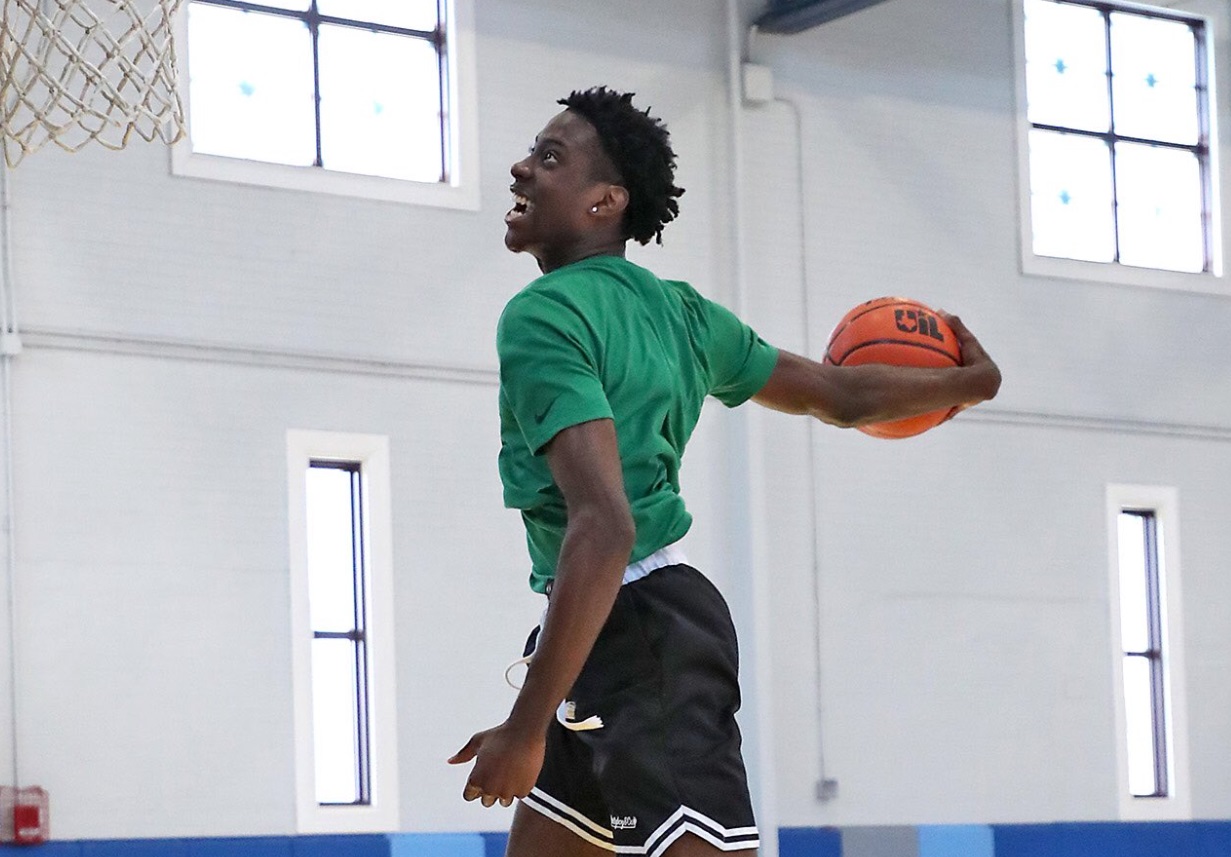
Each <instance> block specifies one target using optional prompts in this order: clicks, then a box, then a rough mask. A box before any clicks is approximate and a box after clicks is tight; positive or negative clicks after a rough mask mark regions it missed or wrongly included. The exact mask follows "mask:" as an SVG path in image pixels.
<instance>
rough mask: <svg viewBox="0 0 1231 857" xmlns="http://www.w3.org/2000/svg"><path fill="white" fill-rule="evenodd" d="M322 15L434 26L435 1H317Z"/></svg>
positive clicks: (409, 27)
mask: <svg viewBox="0 0 1231 857" xmlns="http://www.w3.org/2000/svg"><path fill="white" fill-rule="evenodd" d="M316 7H317V9H318V10H319V11H320V13H321V14H322V15H328V16H330V17H333V18H350V19H352V20H356V21H371V22H372V23H374V24H384V25H386V26H389V27H402V28H404V29H407V30H429V31H430V30H434V29H436V23H437V21H436V0H317V3H316Z"/></svg>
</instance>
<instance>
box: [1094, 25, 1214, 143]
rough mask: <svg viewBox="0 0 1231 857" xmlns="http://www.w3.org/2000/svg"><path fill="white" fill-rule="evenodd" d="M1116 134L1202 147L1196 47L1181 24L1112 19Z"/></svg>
mask: <svg viewBox="0 0 1231 857" xmlns="http://www.w3.org/2000/svg"><path fill="white" fill-rule="evenodd" d="M1111 58H1112V59H1111V67H1112V69H1113V70H1114V75H1113V77H1112V86H1113V93H1114V95H1115V105H1116V127H1115V132H1116V133H1117V134H1122V135H1126V136H1129V137H1146V138H1149V139H1151V140H1166V141H1168V142H1171V143H1184V144H1188V145H1193V144H1196V143H1197V142H1198V135H1199V133H1200V118H1199V117H1200V114H1199V112H1198V93H1197V89H1196V86H1197V42H1196V37H1195V34H1194V33H1193V30H1192V28H1190V27H1189V26H1188V25H1187V24H1184V23H1182V22H1180V21H1164V20H1160V19H1158V18H1145V17H1142V16H1140V15H1128V14H1122V13H1113V14H1112V16H1111Z"/></svg>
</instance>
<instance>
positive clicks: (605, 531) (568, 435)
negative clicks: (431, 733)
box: [449, 419, 636, 806]
mask: <svg viewBox="0 0 1231 857" xmlns="http://www.w3.org/2000/svg"><path fill="white" fill-rule="evenodd" d="M546 455H547V463H548V466H549V467H550V468H551V473H552V477H553V479H554V480H555V482H556V485H557V486H558V487H559V488H560V492H561V493H562V494H563V495H564V501H565V505H566V506H567V509H568V524H567V527H566V529H565V533H564V543H563V545H562V547H561V549H560V559H559V563H558V565H557V569H556V578H555V583H554V585H553V588H552V592H551V600H550V601H549V602H548V607H547V615H546V617H545V619H544V621H543V627H542V630H541V631H540V632H539V639H538V645H537V647H536V649H535V653H534V659H533V660H532V661H531V662H530V668H529V671H528V672H527V673H526V681H525V684H524V685H522V689H521V691H520V692H519V693H518V695H517V701H516V702H515V703H514V704H513V710H512V712H511V713H510V714H509V716H508V719H506V720H505V721H504V723H502V724H500V725H499V726H496V727H494V728H492V729H488V730H486V731H484V732H479V733H477V734H476V735H474V736H473V737H472V738H471V739H470V741H469V742H467V744H466V746H465V747H463V748H462V749H461V750H459V751H458V752H457V753H456V754H455V755H454V756H453V757H452V758H451V759H449V762H450V763H451V764H461V763H464V762H468V761H470V760H471V759H476V761H475V765H474V769H473V770H472V771H471V772H470V778H469V779H468V780H467V782H466V787H465V790H464V791H463V792H462V796H463V797H464V798H465V799H466V800H474V799H475V798H481V799H482V802H483V805H484V806H491V805H492V804H494V803H495V802H496V801H499V802H500V803H501V804H502V805H504V806H508V805H509V804H510V803H512V802H513V799H514V798H521V797H525V796H526V795H527V794H529V793H530V789H531V788H533V786H534V783H535V781H536V780H537V779H538V774H539V769H540V768H541V767H542V764H543V752H544V746H545V742H546V733H547V728H548V726H549V725H550V723H551V721H552V718H553V717H554V715H555V711H556V708H557V707H558V706H559V705H560V702H561V700H563V699H564V697H565V696H566V694H567V693H568V691H569V689H570V688H571V687H572V686H573V682H574V681H576V679H577V676H578V675H579V674H580V673H581V668H582V666H583V665H584V664H585V661H586V658H588V657H589V654H590V649H591V648H592V647H593V646H594V641H595V640H596V639H598V634H599V632H600V631H601V630H602V627H603V625H604V623H605V622H606V621H607V615H608V614H609V613H610V612H611V606H612V604H614V603H615V598H616V594H617V593H618V592H619V589H620V584H621V581H622V577H623V573H624V568H625V566H626V565H627V564H628V557H629V554H630V552H631V551H632V547H633V541H634V538H635V536H636V532H635V528H634V525H633V518H632V512H631V511H630V509H629V507H628V499H627V497H626V496H625V494H624V477H623V470H622V467H621V464H620V454H619V447H618V445H617V442H616V433H615V424H614V423H613V422H612V421H611V420H610V419H600V420H592V421H590V422H585V423H580V424H578V425H575V426H572V427H570V428H566V429H564V430H563V431H561V432H560V433H559V434H557V435H556V436H555V437H554V438H553V439H552V441H551V442H550V443H549V444H548V446H547V448H546Z"/></svg>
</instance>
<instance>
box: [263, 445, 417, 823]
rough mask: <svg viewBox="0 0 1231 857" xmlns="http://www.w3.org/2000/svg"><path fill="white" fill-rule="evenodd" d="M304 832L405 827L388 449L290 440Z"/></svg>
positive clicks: (294, 646) (297, 713) (294, 647)
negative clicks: (400, 797) (400, 814)
mask: <svg viewBox="0 0 1231 857" xmlns="http://www.w3.org/2000/svg"><path fill="white" fill-rule="evenodd" d="M287 448H288V459H287V462H288V473H289V477H288V490H289V500H290V502H289V503H288V509H289V514H290V520H289V524H290V534H291V554H290V555H291V605H292V617H291V618H292V623H291V627H292V635H293V641H292V656H293V660H292V663H293V669H294V687H295V716H296V720H295V740H296V769H297V775H296V781H297V807H298V816H299V829H300V830H301V831H302V832H360V831H381V830H394V829H396V828H397V794H396V792H397V732H396V724H395V722H394V721H395V708H394V687H393V676H394V670H393V644H392V625H393V620H392V608H391V603H392V592H391V589H392V568H391V557H390V549H389V543H390V538H391V532H392V529H391V526H390V513H389V476H388V449H387V442H386V441H385V439H384V438H380V437H371V436H366V435H338V434H331V433H324V432H303V431H292V432H290V433H288V443H287Z"/></svg>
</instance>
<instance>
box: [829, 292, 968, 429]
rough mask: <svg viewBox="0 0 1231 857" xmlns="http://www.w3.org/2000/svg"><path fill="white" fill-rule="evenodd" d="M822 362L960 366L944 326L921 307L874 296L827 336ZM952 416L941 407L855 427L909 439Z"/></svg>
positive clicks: (958, 354)
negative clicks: (899, 418) (885, 421)
mask: <svg viewBox="0 0 1231 857" xmlns="http://www.w3.org/2000/svg"><path fill="white" fill-rule="evenodd" d="M825 362H826V363H832V364H834V365H835V366H860V365H863V364H864V363H888V364H890V365H893V366H924V367H937V368H939V367H946V366H960V365H961V363H962V351H961V348H960V346H959V345H958V342H957V337H955V336H954V335H953V331H952V330H951V329H950V328H949V325H948V324H946V323H945V320H944V319H943V318H941V317H940V316H939V315H937V314H936V311H935V310H933V309H931V308H929V307H928V306H927V305H926V304H921V303H919V302H918V301H912V300H910V299H909V298H877V299H876V300H874V301H868V302H867V303H862V304H860V305H859V306H857V307H855V308H854V309H853V310H851V311H850V312H848V313H847V314H846V315H845V316H843V317H842V320H841V321H840V322H838V326H837V327H835V328H834V332H833V334H832V335H831V336H830V337H829V346H828V347H827V348H826V349H825ZM952 413H953V409H952V408H943V409H941V410H938V411H932V412H930V413H926V414H920V415H919V416H917V417H908V418H906V419H904V420H893V421H892V422H887V423H872V424H871V425H864V426H856V428H858V429H859V430H860V431H861V432H863V433H864V434H870V435H872V436H873V437H884V438H900V437H913V436H914V435H917V434H922V433H923V432H925V431H927V430H928V429H930V428H935V427H936V426H938V425H940V424H941V423H943V422H944V421H945V420H946V419H948V418H949V416H950V414H952Z"/></svg>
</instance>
